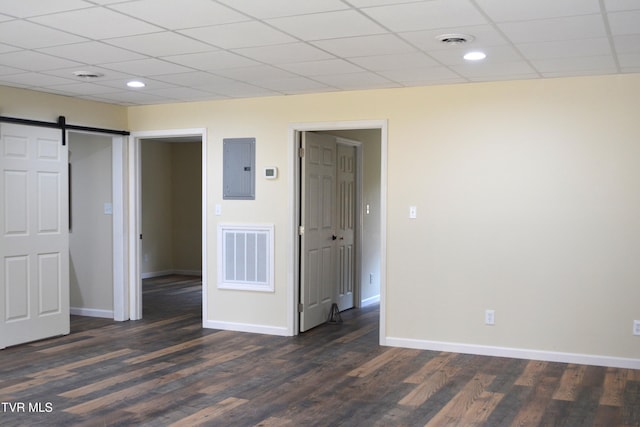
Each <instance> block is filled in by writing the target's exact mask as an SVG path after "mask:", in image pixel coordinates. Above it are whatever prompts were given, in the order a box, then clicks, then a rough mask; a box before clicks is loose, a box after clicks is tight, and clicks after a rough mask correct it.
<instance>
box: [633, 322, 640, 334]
mask: <svg viewBox="0 0 640 427" xmlns="http://www.w3.org/2000/svg"><path fill="white" fill-rule="evenodd" d="M633 335H640V320H634V321H633Z"/></svg>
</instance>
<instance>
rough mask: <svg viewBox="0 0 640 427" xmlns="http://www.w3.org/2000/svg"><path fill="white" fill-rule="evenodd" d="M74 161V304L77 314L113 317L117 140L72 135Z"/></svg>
mask: <svg viewBox="0 0 640 427" xmlns="http://www.w3.org/2000/svg"><path fill="white" fill-rule="evenodd" d="M68 144H69V163H70V164H71V176H70V183H71V193H70V196H71V197H70V199H71V222H72V227H71V229H70V231H69V252H70V254H69V255H70V256H69V259H70V269H69V273H70V284H69V287H70V290H69V292H70V306H71V310H72V313H75V314H85V315H92V316H98V317H111V318H113V225H112V218H113V216H112V215H107V214H105V212H104V204H105V203H112V198H111V195H112V171H111V170H112V153H111V138H110V137H106V136H96V135H87V134H81V133H72V132H70V133H69V138H68Z"/></svg>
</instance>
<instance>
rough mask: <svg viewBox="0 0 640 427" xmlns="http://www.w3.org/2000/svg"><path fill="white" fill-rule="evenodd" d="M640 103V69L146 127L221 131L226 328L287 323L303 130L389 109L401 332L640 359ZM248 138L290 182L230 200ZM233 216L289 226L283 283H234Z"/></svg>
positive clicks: (217, 191) (361, 95)
mask: <svg viewBox="0 0 640 427" xmlns="http://www.w3.org/2000/svg"><path fill="white" fill-rule="evenodd" d="M639 95H640V75H619V76H603V77H585V78H570V79H555V80H534V81H515V82H501V83H479V84H464V85H452V86H435V87H425V88H408V89H387V90H375V91H363V92H351V93H337V94H331V93H328V94H316V95H303V96H289V97H279V98H258V99H248V100H230V101H218V102H208V103H192V104H174V105H160V106H142V107H133V108H130V109H129V121H130V126H131V128H132V130H141V131H142V130H145V131H146V130H160V129H177V128H196V127H206V128H207V129H208V147H207V149H208V158H207V160H206V161H207V166H208V167H207V169H208V183H207V184H208V197H209V204H210V206H209V214H208V218H207V222H208V237H209V240H208V242H209V243H208V247H207V254H208V259H207V263H208V278H207V279H208V283H209V285H210V286H209V292H208V300H207V301H205V303H206V304H207V308H208V313H209V318H210V320H218V321H226V322H232V323H233V322H236V323H243V324H258V325H267V326H273V327H286V324H287V315H286V314H287V312H288V310H290V307H288V304H287V295H286V294H287V280H288V277H287V273H288V271H289V266H290V263H291V262H292V261H291V260H289V259H288V254H289V253H290V252H289V248H288V247H287V242H288V239H287V237H288V234H289V233H290V230H291V229H292V224H290V223H289V218H290V213H289V209H290V207H289V206H287V204H286V201H287V200H289V192H290V188H291V187H290V182H289V179H290V171H289V170H288V165H289V156H290V155H291V153H292V150H291V149H290V147H288V139H287V135H288V133H287V130H288V127H289V125H290V124H291V123H296V122H306V123H308V122H327V121H342V120H373V119H388V126H389V127H388V129H389V134H388V138H389V139H388V153H383V156H384V155H385V154H386V155H387V159H388V171H387V172H388V180H387V185H388V188H387V190H388V210H387V232H388V234H387V241H386V249H387V255H388V257H387V277H386V311H385V313H384V314H383V315H384V318H385V319H386V323H385V325H384V326H385V330H386V334H387V339H389V340H392V339H393V340H396V341H395V342H398V341H402V340H405V341H406V342H419V343H423V344H429V343H431V342H448V343H463V344H469V345H477V346H485V347H486V346H493V347H500V348H502V347H506V348H517V349H535V350H540V351H543V352H560V353H562V352H564V353H572V354H590V355H604V356H609V357H622V358H635V359H638V355H639V354H640V338H638V337H634V336H632V335H631V326H632V320H633V319H638V318H640V305H638V301H640V287H639V286H637V284H638V282H639V280H640V267H638V266H639V265H640V263H638V262H637V260H638V259H639V258H640V246H638V244H637V242H638V241H640V225H639V224H640V223H639V222H638V218H640V188H639V187H640V168H638V167H637V164H638V159H639V158H640V144H638V135H640V121H639V120H638V119H637V112H638V110H637V99H638V96H639ZM246 136H252V137H255V138H256V140H257V143H256V144H257V167H258V170H261V169H262V168H263V167H264V166H268V165H276V166H278V167H279V168H280V172H281V174H280V176H281V178H280V179H278V180H276V181H266V180H263V179H258V182H257V189H256V200H255V201H223V200H222V195H221V185H220V183H221V173H220V170H221V168H220V166H221V159H222V150H221V147H222V139H223V138H225V137H246ZM215 203H220V204H221V205H222V211H223V214H222V216H219V217H218V216H214V214H213V204H215ZM410 205H415V206H417V207H418V218H417V219H414V220H410V219H409V218H408V207H409V206H410ZM219 221H234V222H259V223H265V222H267V223H274V224H275V227H276V239H275V240H276V257H277V259H276V291H275V293H273V294H261V293H252V292H240V291H228V290H225V291H221V290H217V289H216V287H215V283H216V273H217V272H216V256H217V254H216V245H215V241H216V236H215V230H216V224H217V223H218V222H219ZM485 309H493V310H495V312H496V325H495V326H492V327H489V326H485V325H484V310H485ZM412 340H413V341H412Z"/></svg>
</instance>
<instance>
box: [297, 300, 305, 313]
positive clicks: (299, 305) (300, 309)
mask: <svg viewBox="0 0 640 427" xmlns="http://www.w3.org/2000/svg"><path fill="white" fill-rule="evenodd" d="M303 310H304V304H302V303H301V302H300V303H298V313H302V311H303Z"/></svg>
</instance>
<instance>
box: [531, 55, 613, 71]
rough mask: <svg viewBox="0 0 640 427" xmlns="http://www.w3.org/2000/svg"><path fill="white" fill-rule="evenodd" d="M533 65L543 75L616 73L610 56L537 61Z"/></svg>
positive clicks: (533, 61)
mask: <svg viewBox="0 0 640 427" xmlns="http://www.w3.org/2000/svg"><path fill="white" fill-rule="evenodd" d="M531 63H532V64H533V66H534V67H536V69H537V70H538V71H540V72H541V73H554V72H564V71H570V70H577V71H580V70H582V71H594V72H596V74H601V73H603V72H609V73H615V72H616V66H615V63H614V62H613V59H612V58H611V57H610V56H588V57H579V58H554V59H536V60H532V61H531Z"/></svg>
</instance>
